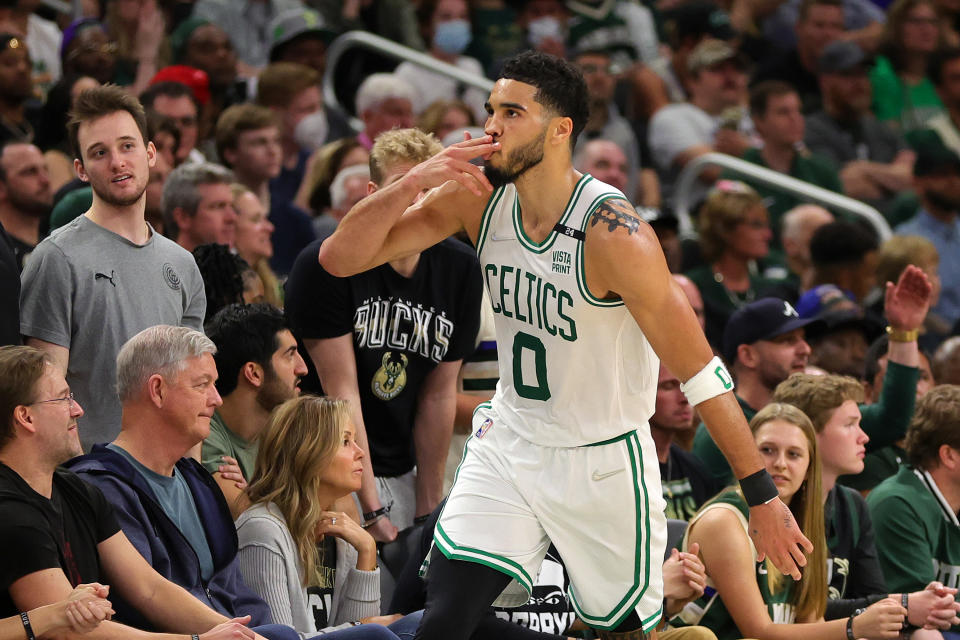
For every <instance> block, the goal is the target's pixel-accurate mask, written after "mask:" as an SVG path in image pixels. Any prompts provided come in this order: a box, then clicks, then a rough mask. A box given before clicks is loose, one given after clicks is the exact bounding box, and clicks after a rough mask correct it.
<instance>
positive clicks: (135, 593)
mask: <svg viewBox="0 0 960 640" xmlns="http://www.w3.org/2000/svg"><path fill="white" fill-rule="evenodd" d="M82 415H83V409H82V408H80V405H79V404H77V402H76V401H74V399H73V395H72V394H71V393H70V387H68V386H67V381H66V380H65V379H64V377H63V373H62V372H61V371H60V369H59V368H58V367H57V366H56V365H55V364H54V363H53V361H52V360H51V359H50V357H49V356H47V355H45V354H44V353H43V352H42V351H39V350H37V349H34V348H33V347H21V346H6V347H0V549H3V553H4V556H3V561H2V562H0V618H3V617H7V616H12V615H16V613H17V612H18V611H26V610H29V609H33V608H35V607H39V606H42V605H46V604H51V603H53V602H57V601H60V600H63V599H64V598H66V597H67V596H68V595H69V594H70V591H71V589H72V588H73V587H74V586H76V585H77V584H79V583H82V582H102V583H105V584H109V585H110V586H111V588H112V590H113V592H114V593H119V594H122V595H123V597H124V598H125V599H126V600H127V601H128V602H130V603H132V604H133V605H134V606H135V607H137V609H138V610H140V611H142V612H145V613H146V615H147V617H148V618H149V619H150V621H151V622H152V623H153V624H154V625H155V626H157V627H158V628H161V629H163V630H165V631H169V632H173V633H180V634H187V635H189V634H194V633H196V634H200V633H204V632H207V631H210V630H211V629H214V627H216V628H217V629H216V633H210V634H205V636H206V637H205V639H204V640H216V639H217V638H226V637H231V638H234V637H244V638H250V639H258V640H262V638H260V636H257V635H256V634H254V633H253V631H251V630H249V629H247V628H245V627H243V626H242V625H241V624H239V623H236V622H231V621H229V620H228V619H227V618H225V617H224V616H222V615H220V614H218V613H216V612H215V611H213V610H212V609H210V608H208V607H206V606H205V605H204V604H202V603H201V602H200V601H199V600H197V599H195V598H194V597H192V596H191V595H189V594H188V593H187V592H186V591H184V590H183V589H181V588H180V587H178V586H176V585H174V584H173V583H171V582H168V581H167V580H164V579H163V578H162V577H161V576H160V575H159V574H158V573H157V572H156V571H154V570H153V568H152V567H151V566H150V565H149V564H147V562H146V560H144V559H143V556H141V555H140V554H139V553H138V552H137V550H136V549H134V548H133V545H131V544H130V542H129V540H127V538H126V536H124V534H123V532H122V531H121V530H120V527H119V525H118V524H117V519H116V517H115V516H114V513H113V509H112V507H111V506H110V505H109V504H108V503H107V501H106V499H105V498H104V496H103V494H102V493H101V492H100V491H99V490H98V489H96V488H94V487H92V486H90V485H88V484H86V483H85V482H83V481H82V480H80V479H79V478H77V476H75V475H73V474H72V473H70V472H68V471H64V470H60V469H58V468H57V467H58V465H60V464H61V463H63V462H66V461H67V460H69V459H70V458H72V457H74V456H76V455H79V454H80V453H82V450H81V448H80V439H79V437H78V435H77V419H78V418H79V417H80V416H82ZM239 620H240V621H241V622H244V621H245V620H243V619H239ZM235 632H239V633H241V634H242V635H240V636H237V635H230V634H231V633H235ZM151 635H153V634H146V633H144V632H142V631H136V630H134V629H130V628H128V627H124V626H123V625H121V624H119V623H116V622H104V623H103V624H101V625H100V626H99V627H97V629H95V630H93V631H91V632H90V633H89V634H87V636H86V637H87V638H90V640H99V639H100V638H104V639H108V638H109V639H113V638H131V637H136V638H146V637H148V636H151Z"/></svg>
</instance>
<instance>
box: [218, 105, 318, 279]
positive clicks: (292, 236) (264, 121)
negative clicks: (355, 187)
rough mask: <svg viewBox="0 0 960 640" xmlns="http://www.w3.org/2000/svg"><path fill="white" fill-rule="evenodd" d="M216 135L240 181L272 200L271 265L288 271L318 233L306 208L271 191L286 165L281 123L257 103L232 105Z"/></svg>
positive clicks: (261, 197)
mask: <svg viewBox="0 0 960 640" xmlns="http://www.w3.org/2000/svg"><path fill="white" fill-rule="evenodd" d="M216 139H217V155H219V156H220V158H222V159H223V161H224V163H226V165H227V166H228V167H230V168H231V169H233V171H234V173H235V174H236V176H237V182H239V183H241V184H242V185H244V186H245V187H247V188H248V189H250V191H252V192H253V193H254V195H256V196H257V198H258V199H259V200H260V202H262V203H267V202H269V203H270V206H269V209H270V215H269V218H270V222H272V223H273V225H274V227H275V230H274V235H273V249H274V251H273V257H272V258H271V259H270V267H271V268H272V269H273V270H274V271H276V272H277V273H278V274H280V275H286V274H287V273H289V272H290V267H291V266H293V261H294V260H295V259H296V257H297V254H298V253H300V250H301V249H303V248H304V247H305V246H307V245H308V244H310V242H311V241H312V240H313V239H314V238H315V237H316V236H315V235H314V232H313V227H312V225H311V224H310V216H308V215H307V214H306V212H304V211H301V210H300V209H298V208H297V207H295V206H294V205H293V204H292V203H291V202H290V201H289V200H282V199H280V198H275V197H273V195H274V194H273V193H272V192H271V191H270V180H272V179H273V178H276V177H277V176H278V175H280V170H281V168H282V157H281V155H282V151H281V146H280V127H279V125H278V124H277V119H276V117H275V115H274V113H273V112H272V111H271V110H270V109H267V108H266V107H260V106H257V105H254V104H239V105H235V106H233V107H230V108H229V109H227V110H226V111H224V112H223V115H222V116H221V117H220V119H219V120H218V121H217V134H216ZM290 195H291V197H292V194H290Z"/></svg>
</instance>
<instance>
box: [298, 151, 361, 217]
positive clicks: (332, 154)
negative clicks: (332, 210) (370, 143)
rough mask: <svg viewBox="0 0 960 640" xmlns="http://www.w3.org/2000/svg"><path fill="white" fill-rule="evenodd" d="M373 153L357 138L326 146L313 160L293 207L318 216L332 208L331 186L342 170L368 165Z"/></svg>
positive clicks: (315, 154) (317, 152) (312, 157)
mask: <svg viewBox="0 0 960 640" xmlns="http://www.w3.org/2000/svg"><path fill="white" fill-rule="evenodd" d="M369 160H370V152H369V151H367V149H366V148H364V146H363V145H362V144H360V141H359V140H357V139H356V138H354V137H350V138H343V139H341V140H337V141H336V142H331V143H329V144H325V145H323V146H322V147H321V148H320V149H318V150H317V151H316V152H314V154H313V156H311V157H310V161H309V162H308V165H307V175H306V176H305V177H304V179H303V182H302V183H301V184H300V190H299V191H298V192H297V197H296V199H295V200H294V202H293V203H294V204H295V205H297V206H298V207H300V208H301V209H303V210H304V211H309V212H310V213H311V215H314V216H319V215H320V214H321V213H323V212H324V211H326V209H327V207H329V206H330V185H331V184H332V183H333V179H334V178H335V177H336V175H337V174H338V173H340V171H341V170H343V169H345V168H346V167H352V166H354V165H357V164H361V165H366V164H367V163H368V162H369Z"/></svg>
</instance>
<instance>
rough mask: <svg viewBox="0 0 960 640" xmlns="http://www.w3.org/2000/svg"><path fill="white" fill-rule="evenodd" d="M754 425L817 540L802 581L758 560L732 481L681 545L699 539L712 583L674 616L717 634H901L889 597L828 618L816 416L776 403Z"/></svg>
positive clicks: (775, 473) (816, 638)
mask: <svg viewBox="0 0 960 640" xmlns="http://www.w3.org/2000/svg"><path fill="white" fill-rule="evenodd" d="M750 429H751V430H752V431H753V434H754V438H755V439H756V442H757V447H758V448H759V449H760V454H761V456H762V457H763V460H764V465H765V466H766V469H767V471H768V472H769V473H770V475H771V476H772V477H773V481H774V483H775V484H776V485H777V490H778V492H779V494H780V499H781V500H783V502H784V503H785V504H786V505H788V507H789V509H790V511H791V512H792V513H793V516H794V518H796V520H797V524H798V525H800V528H801V530H802V531H803V534H804V535H805V536H807V538H808V539H809V540H810V542H812V543H813V549H814V550H813V553H811V554H810V555H809V556H808V557H807V564H806V566H805V567H803V575H802V577H801V578H800V581H799V582H794V581H793V580H792V579H791V578H790V577H788V576H784V575H783V574H781V573H780V572H779V571H777V569H776V568H775V567H774V566H773V564H772V563H771V562H770V561H769V560H768V559H767V560H764V561H758V556H757V550H756V547H755V546H754V544H753V541H752V540H751V538H750V536H749V535H748V531H747V519H748V517H749V508H748V507H747V503H746V501H745V500H744V499H743V495H742V494H741V493H740V491H739V489H737V488H734V487H729V488H728V489H727V490H726V491H724V492H723V493H721V494H720V495H719V496H717V497H716V498H714V499H713V500H712V501H710V502H708V503H707V504H706V505H704V506H703V508H701V509H700V511H699V512H698V513H697V515H695V516H694V517H693V518H692V519H691V520H690V525H689V527H688V528H687V532H686V534H685V536H684V541H683V548H684V549H686V548H687V547H688V546H689V545H692V544H693V543H698V544H699V545H700V555H701V558H702V559H703V564H704V566H705V568H706V571H707V589H706V590H705V592H704V595H703V597H701V598H700V599H698V600H696V601H694V602H693V603H691V604H689V605H687V606H686V607H685V608H684V609H683V611H681V613H680V614H679V616H678V617H677V618H675V619H674V620H672V621H671V622H672V623H673V624H675V625H678V626H683V625H687V624H699V625H703V626H706V627H709V628H710V629H711V630H713V632H714V633H715V634H716V635H717V638H718V640H733V639H734V638H765V639H769V640H838V639H840V638H844V637H845V634H846V637H848V638H853V637H855V638H870V639H872V640H878V639H881V638H887V639H892V638H896V637H898V635H899V633H900V628H901V626H902V622H903V618H904V613H905V612H904V610H903V608H902V607H901V606H900V603H899V602H897V601H896V600H893V599H890V598H886V599H883V600H880V601H879V602H877V603H875V604H873V605H871V606H870V607H867V608H866V609H865V610H862V611H861V610H858V611H857V612H855V613H854V615H851V616H850V617H849V618H844V619H839V620H830V621H829V622H824V621H823V616H824V613H825V611H826V606H827V552H826V540H825V536H824V521H823V496H822V489H821V471H820V458H819V456H818V453H817V435H816V431H815V430H814V427H813V424H812V423H811V421H810V419H809V418H808V417H807V416H806V414H804V413H803V412H802V411H800V410H799V409H797V408H796V407H794V406H792V405H788V404H780V403H772V404H768V405H767V406H766V407H764V408H763V409H761V410H760V411H759V412H758V413H757V414H756V415H755V416H754V417H753V419H752V420H751V421H750ZM793 623H811V624H793Z"/></svg>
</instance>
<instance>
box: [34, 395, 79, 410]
mask: <svg viewBox="0 0 960 640" xmlns="http://www.w3.org/2000/svg"><path fill="white" fill-rule="evenodd" d="M46 402H66V403H67V404H68V405H69V406H73V405H75V404H77V401H76V400H74V399H73V392H72V391H71V392H70V393H68V394H67V395H65V396H64V397H62V398H50V399H49V400H37V401H36V402H31V403H30V404H28V405H27V406H28V407H29V406H32V405H35V404H44V403H46Z"/></svg>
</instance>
